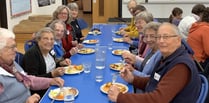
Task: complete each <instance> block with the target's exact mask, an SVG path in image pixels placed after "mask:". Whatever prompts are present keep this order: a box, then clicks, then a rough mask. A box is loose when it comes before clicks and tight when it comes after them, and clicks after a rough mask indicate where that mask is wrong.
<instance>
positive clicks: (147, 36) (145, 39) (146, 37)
mask: <svg viewBox="0 0 209 103" xmlns="http://www.w3.org/2000/svg"><path fill="white" fill-rule="evenodd" d="M148 38H149V39H150V40H155V39H156V36H155V35H154V34H151V35H150V34H149V35H145V36H144V37H143V40H144V41H147V39H148Z"/></svg>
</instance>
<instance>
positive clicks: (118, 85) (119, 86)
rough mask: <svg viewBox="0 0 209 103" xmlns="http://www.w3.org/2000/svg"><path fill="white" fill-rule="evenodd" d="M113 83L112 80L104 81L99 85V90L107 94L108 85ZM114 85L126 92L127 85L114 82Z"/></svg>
mask: <svg viewBox="0 0 209 103" xmlns="http://www.w3.org/2000/svg"><path fill="white" fill-rule="evenodd" d="M112 85H113V83H112V82H108V83H105V84H103V85H102V86H101V87H100V90H101V91H102V92H103V93H105V94H107V92H108V91H109V89H110V87H111V86H112ZM114 85H116V86H117V87H118V88H119V89H120V92H122V93H126V92H128V87H127V86H126V85H125V84H122V83H114Z"/></svg>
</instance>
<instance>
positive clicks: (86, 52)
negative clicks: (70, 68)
mask: <svg viewBox="0 0 209 103" xmlns="http://www.w3.org/2000/svg"><path fill="white" fill-rule="evenodd" d="M94 52H95V49H92V48H82V49H80V50H78V53H79V54H91V53H94Z"/></svg>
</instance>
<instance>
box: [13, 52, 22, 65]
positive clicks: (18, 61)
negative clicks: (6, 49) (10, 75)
mask: <svg viewBox="0 0 209 103" xmlns="http://www.w3.org/2000/svg"><path fill="white" fill-rule="evenodd" d="M22 59H23V54H22V53H20V52H16V56H15V62H17V64H19V65H20V66H22Z"/></svg>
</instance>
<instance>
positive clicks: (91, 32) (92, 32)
mask: <svg viewBox="0 0 209 103" xmlns="http://www.w3.org/2000/svg"><path fill="white" fill-rule="evenodd" d="M101 33H102V32H101V31H100V30H99V29H92V31H90V32H89V34H93V35H99V34H101Z"/></svg>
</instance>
